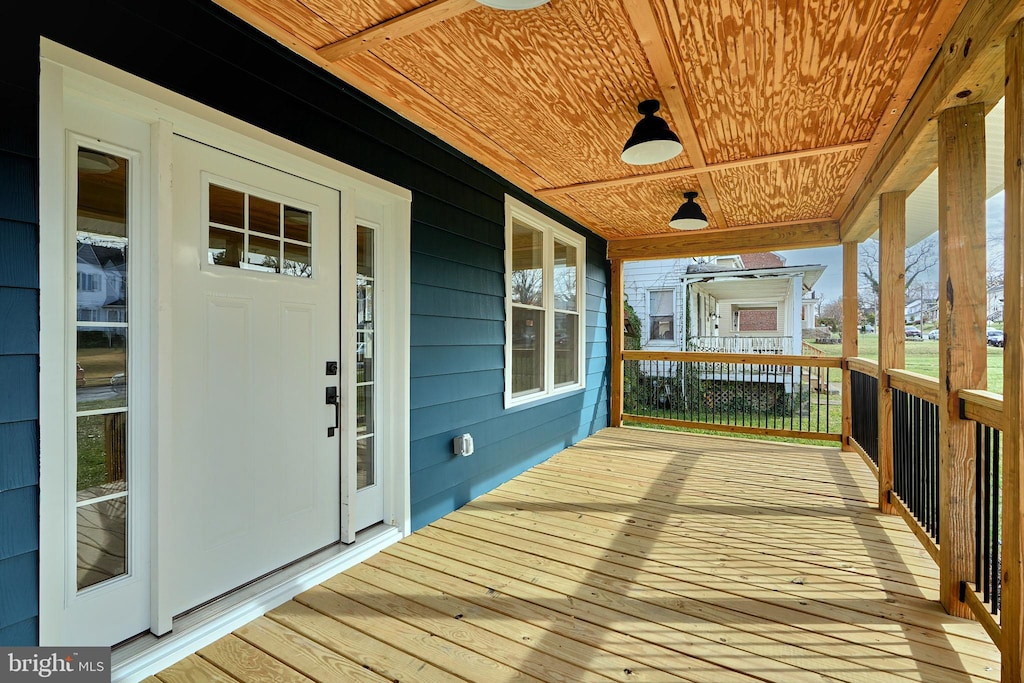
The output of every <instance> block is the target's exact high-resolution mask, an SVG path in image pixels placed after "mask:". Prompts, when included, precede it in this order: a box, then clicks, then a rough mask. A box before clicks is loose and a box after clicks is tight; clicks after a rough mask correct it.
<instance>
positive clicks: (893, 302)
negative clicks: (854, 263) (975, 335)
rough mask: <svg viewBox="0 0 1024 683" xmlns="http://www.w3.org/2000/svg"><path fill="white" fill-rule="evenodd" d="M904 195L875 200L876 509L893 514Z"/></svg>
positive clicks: (901, 334) (890, 194) (902, 335)
mask: <svg viewBox="0 0 1024 683" xmlns="http://www.w3.org/2000/svg"><path fill="white" fill-rule="evenodd" d="M906 250H907V193H906V192H904V191H902V190H901V191H898V192H886V193H885V194H883V195H881V196H880V197H879V199H878V319H877V320H876V321H875V322H876V323H877V325H876V327H875V329H876V330H877V331H878V509H880V510H881V511H882V512H884V513H886V514H890V515H891V514H895V508H893V505H892V502H891V501H890V499H889V492H890V491H892V488H893V452H892V451H893V430H892V390H891V389H890V388H889V376H888V374H887V373H888V372H889V370H892V369H893V368H903V365H904V340H905V338H906V335H905V333H904V331H903V328H904V315H905V312H906V288H905V286H904V281H905V280H906V255H905V254H906Z"/></svg>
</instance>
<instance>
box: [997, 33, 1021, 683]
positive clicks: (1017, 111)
mask: <svg viewBox="0 0 1024 683" xmlns="http://www.w3.org/2000/svg"><path fill="white" fill-rule="evenodd" d="M1005 59H1006V75H1007V78H1006V103H1005V104H1006V122H1005V127H1006V131H1005V147H1004V154H1005V163H1006V168H1005V172H1004V181H1005V183H1006V226H1005V229H1006V233H1005V238H1004V243H1003V274H1004V277H1003V282H1004V285H1005V289H1004V298H1003V335H1004V339H1005V340H1006V342H1005V344H1006V345H1005V347H1004V348H1003V411H1004V416H1005V423H1004V426H1005V429H1004V430H1003V519H1002V524H1003V595H1002V598H1003V616H1002V630H1003V644H1002V651H1003V669H1002V681H1003V683H1008V682H1009V681H1013V682H1014V683H1019V681H1021V680H1022V677H1024V590H1022V588H1024V564H1022V558H1021V555H1022V552H1024V537H1022V529H1024V527H1022V526H1021V500H1022V495H1021V472H1022V470H1024V426H1022V425H1024V236H1022V232H1024V169H1021V166H1020V164H1021V162H1022V161H1024V73H1022V70H1024V22H1020V23H1018V24H1017V26H1016V27H1015V28H1014V29H1013V31H1012V32H1011V33H1010V35H1009V37H1008V38H1007V39H1006V53H1005Z"/></svg>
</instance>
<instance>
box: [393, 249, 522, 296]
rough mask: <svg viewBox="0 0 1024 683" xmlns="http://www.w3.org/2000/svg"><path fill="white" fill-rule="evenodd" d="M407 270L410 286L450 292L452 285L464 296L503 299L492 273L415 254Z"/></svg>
mask: <svg viewBox="0 0 1024 683" xmlns="http://www.w3.org/2000/svg"><path fill="white" fill-rule="evenodd" d="M409 268H410V271H411V279H412V284H414V285H428V286H431V287H446V288H449V289H450V288H451V287H452V284H453V283H457V285H458V287H459V288H460V289H462V290H463V291H466V292H476V293H477V294H489V295H491V296H499V297H503V296H505V287H504V280H503V279H502V278H501V277H495V271H494V270H490V269H484V268H478V267H475V266H470V265H467V264H465V263H462V262H457V261H450V260H446V259H441V258H437V257H435V256H428V255H427V254H416V253H414V254H412V256H411V262H410V264H409Z"/></svg>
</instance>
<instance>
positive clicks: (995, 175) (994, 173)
mask: <svg viewBox="0 0 1024 683" xmlns="http://www.w3.org/2000/svg"><path fill="white" fill-rule="evenodd" d="M1004 130H1005V129H1004V127H1003V100H999V102H998V103H997V104H996V106H994V107H993V108H992V110H991V111H990V112H989V113H988V115H987V116H986V117H985V169H986V183H985V185H986V194H985V196H986V198H991V197H993V196H994V195H996V194H997V193H999V192H1001V191H1002V189H1003V132H1004ZM938 229H939V170H938V169H935V170H934V171H932V173H931V175H929V176H928V177H927V178H926V179H925V181H924V182H923V183H921V184H920V185H918V187H917V189H916V190H914V191H913V192H911V193H910V196H908V197H907V246H908V247H912V246H914V245H915V244H917V243H918V242H920V241H921V240H923V239H924V238H926V237H928V236H929V235H932V234H934V233H935V232H937V231H938ZM871 239H878V233H877V232H875V234H873V235H872V236H871Z"/></svg>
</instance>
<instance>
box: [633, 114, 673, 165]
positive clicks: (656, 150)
mask: <svg viewBox="0 0 1024 683" xmlns="http://www.w3.org/2000/svg"><path fill="white" fill-rule="evenodd" d="M636 109H637V111H638V112H640V113H641V114H643V115H644V117H643V118H642V119H640V121H639V122H638V123H637V124H636V126H634V127H633V134H632V135H630V136H629V140H627V141H626V145H625V147H623V148H622V160H623V161H625V162H626V163H627V164H633V165H635V166H643V165H646V164H660V163H661V162H663V161H668V160H669V159H671V158H672V157H674V156H676V155H678V154H679V153H680V152H682V151H683V145H682V144H681V143H680V142H679V137H678V136H677V135H676V134H675V133H673V132H672V130H671V129H670V128H669V127H668V124H667V123H665V119H663V118H661V117H660V116H655V115H654V114H655V112H657V111H658V110H659V109H661V104H660V103H659V102H658V100H644V101H643V102H641V103H640V104H639V105H637V108H636Z"/></svg>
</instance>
